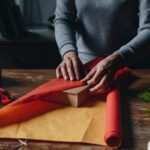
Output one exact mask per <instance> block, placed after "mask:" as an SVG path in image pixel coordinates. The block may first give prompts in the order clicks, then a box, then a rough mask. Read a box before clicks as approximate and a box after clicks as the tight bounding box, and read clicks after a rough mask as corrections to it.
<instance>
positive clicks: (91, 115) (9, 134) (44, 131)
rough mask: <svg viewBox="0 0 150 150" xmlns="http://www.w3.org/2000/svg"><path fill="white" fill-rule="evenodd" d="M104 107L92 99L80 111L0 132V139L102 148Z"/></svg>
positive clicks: (58, 113)
mask: <svg viewBox="0 0 150 150" xmlns="http://www.w3.org/2000/svg"><path fill="white" fill-rule="evenodd" d="M105 107H106V103H105V100H104V98H91V99H90V100H89V101H88V103H87V104H86V106H83V107H81V108H73V107H65V108H62V109H58V110H54V111H51V112H48V113H46V114H44V115H41V116H38V117H36V118H33V119H31V120H28V121H26V122H23V123H20V124H15V125H11V126H7V127H3V128H0V138H13V139H28V140H44V141H55V142H81V143H90V144H98V145H105V142H104V123H105V120H104V119H105ZM18 115H19V114H18Z"/></svg>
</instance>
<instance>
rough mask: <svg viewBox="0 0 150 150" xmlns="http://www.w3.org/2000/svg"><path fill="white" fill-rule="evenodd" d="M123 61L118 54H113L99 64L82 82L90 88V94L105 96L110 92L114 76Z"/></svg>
mask: <svg viewBox="0 0 150 150" xmlns="http://www.w3.org/2000/svg"><path fill="white" fill-rule="evenodd" d="M122 64H123V59H122V57H121V55H120V54H119V53H113V54H112V55H110V56H108V57H106V58H105V59H103V60H102V61H101V62H99V63H98V64H97V65H96V66H95V67H94V68H93V69H92V70H91V71H90V72H89V73H88V74H87V75H86V77H85V78H84V79H82V80H81V81H82V82H86V83H87V84H88V85H90V86H91V87H92V88H91V89H90V92H91V93H92V94H105V93H107V92H108V91H109V90H110V87H111V83H112V81H113V78H114V75H115V73H116V71H117V70H118V69H120V68H121V67H122Z"/></svg>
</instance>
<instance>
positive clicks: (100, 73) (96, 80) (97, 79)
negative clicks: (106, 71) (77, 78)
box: [87, 70, 103, 85]
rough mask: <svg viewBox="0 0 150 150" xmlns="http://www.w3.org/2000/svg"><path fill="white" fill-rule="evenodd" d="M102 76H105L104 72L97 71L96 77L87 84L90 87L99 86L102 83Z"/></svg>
mask: <svg viewBox="0 0 150 150" xmlns="http://www.w3.org/2000/svg"><path fill="white" fill-rule="evenodd" d="M102 74H103V71H102V70H97V71H96V73H95V74H94V76H93V77H92V78H91V79H90V80H89V81H88V82H87V83H88V84H90V85H95V84H97V83H98V82H99V81H100V79H101V77H102Z"/></svg>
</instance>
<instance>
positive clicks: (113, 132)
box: [104, 67, 131, 147]
mask: <svg viewBox="0 0 150 150" xmlns="http://www.w3.org/2000/svg"><path fill="white" fill-rule="evenodd" d="M130 74H131V70H130V69H129V68H127V67H125V68H123V69H121V70H119V71H118V72H117V73H116V75H115V77H114V81H115V82H114V85H113V88H112V90H111V91H110V92H109V93H108V95H107V99H106V122H105V137H104V140H105V142H106V144H107V145H108V146H110V147H119V146H120V145H121V143H122V128H121V111H120V107H121V106H120V101H121V99H120V91H121V83H122V81H125V80H126V79H127V78H128V75H130Z"/></svg>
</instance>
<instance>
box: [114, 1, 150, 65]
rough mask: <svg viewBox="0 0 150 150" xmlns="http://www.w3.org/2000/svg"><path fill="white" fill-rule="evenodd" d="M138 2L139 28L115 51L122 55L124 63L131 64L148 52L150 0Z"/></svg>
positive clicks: (149, 45)
mask: <svg viewBox="0 0 150 150" xmlns="http://www.w3.org/2000/svg"><path fill="white" fill-rule="evenodd" d="M138 2H139V14H138V17H139V28H138V31H137V35H136V37H134V38H133V39H132V40H131V41H129V43H127V44H125V45H123V46H122V47H121V48H120V49H119V50H118V51H117V52H119V53H120V54H121V55H122V57H123V59H124V62H125V64H126V65H132V64H133V63H135V62H136V61H137V60H139V59H140V58H142V56H144V55H145V54H148V53H149V52H150V0H138ZM129 32H130V31H129Z"/></svg>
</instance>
